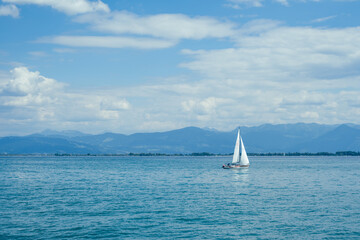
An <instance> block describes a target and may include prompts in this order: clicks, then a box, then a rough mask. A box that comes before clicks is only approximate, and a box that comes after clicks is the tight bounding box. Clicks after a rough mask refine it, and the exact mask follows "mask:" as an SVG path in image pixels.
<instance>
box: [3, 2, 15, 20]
mask: <svg viewBox="0 0 360 240" xmlns="http://www.w3.org/2000/svg"><path fill="white" fill-rule="evenodd" d="M0 16H11V17H13V18H17V17H19V9H18V8H17V7H16V6H15V5H13V4H10V5H1V6H0Z"/></svg>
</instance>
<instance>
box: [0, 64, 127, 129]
mask: <svg viewBox="0 0 360 240" xmlns="http://www.w3.org/2000/svg"><path fill="white" fill-rule="evenodd" d="M130 108H131V105H130V103H129V102H128V101H127V100H126V99H125V98H124V97H123V96H120V95H119V94H116V93H115V94H112V95H109V94H108V93H100V92H97V91H94V90H93V91H89V90H83V91H77V92H74V91H70V90H68V89H67V88H66V85H65V84H63V83H61V82H58V81H56V80H54V79H51V78H47V77H44V76H42V75H41V74H40V73H39V72H37V71H35V72H33V71H30V70H29V69H27V68H26V67H18V68H14V69H13V70H12V71H11V74H10V77H2V79H0V110H1V111H0V122H5V123H6V124H8V125H9V126H8V127H11V128H12V129H13V131H17V128H19V127H25V126H26V131H31V130H33V131H34V130H36V129H37V128H38V129H44V128H54V129H59V128H61V127H63V128H64V129H78V127H79V126H80V127H83V128H88V127H89V126H90V128H91V126H94V125H97V124H98V123H99V122H102V123H103V124H105V123H106V122H108V121H110V122H112V123H113V124H114V123H116V122H117V121H121V117H122V116H123V115H124V113H123V112H124V111H126V110H128V109H130ZM6 124H5V125H6ZM5 125H3V126H4V127H5V128H6V126H5ZM3 130H4V129H3ZM83 130H85V129H83ZM97 130H98V129H97ZM19 131H20V132H21V128H19Z"/></svg>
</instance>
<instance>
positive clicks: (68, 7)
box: [3, 0, 110, 15]
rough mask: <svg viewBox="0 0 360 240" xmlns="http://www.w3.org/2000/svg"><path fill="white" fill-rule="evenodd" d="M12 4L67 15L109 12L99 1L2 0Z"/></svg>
mask: <svg viewBox="0 0 360 240" xmlns="http://www.w3.org/2000/svg"><path fill="white" fill-rule="evenodd" d="M3 2H7V3H13V4H36V5H40V6H48V7H52V8H53V9H56V10H58V11H60V12H64V13H66V14H68V15H76V14H83V13H89V12H109V11H110V9H109V7H108V6H107V5H106V4H105V3H103V2H102V1H101V0H97V1H88V0H61V1H59V0H3Z"/></svg>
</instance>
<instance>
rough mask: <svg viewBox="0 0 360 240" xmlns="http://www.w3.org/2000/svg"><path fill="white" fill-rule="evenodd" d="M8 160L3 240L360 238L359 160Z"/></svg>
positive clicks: (0, 209)
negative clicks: (238, 166) (237, 166)
mask: <svg viewBox="0 0 360 240" xmlns="http://www.w3.org/2000/svg"><path fill="white" fill-rule="evenodd" d="M229 161H230V157H0V239H100V238H101V239H178V238H183V239H241V238H242V239H360V185H359V183H360V181H359V180H360V157H250V161H251V167H250V168H249V169H242V170H224V169H221V166H222V164H223V163H227V162H229Z"/></svg>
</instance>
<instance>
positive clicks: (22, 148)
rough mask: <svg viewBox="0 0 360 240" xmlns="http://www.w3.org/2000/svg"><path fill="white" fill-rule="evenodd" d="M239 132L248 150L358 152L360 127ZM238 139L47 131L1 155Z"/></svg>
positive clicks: (143, 149) (153, 149)
mask: <svg viewBox="0 0 360 240" xmlns="http://www.w3.org/2000/svg"><path fill="white" fill-rule="evenodd" d="M241 135H242V138H243V140H244V143H245V146H246V149H247V152H249V153H268V152H312V153H315V152H336V151H360V126H359V125H355V124H343V125H321V124H305V123H297V124H278V125H271V124H264V125H261V126H257V127H241ZM235 138H236V129H234V130H233V131H230V132H221V131H217V130H214V129H201V128H197V127H187V128H183V129H177V130H172V131H167V132H154V133H135V134H131V135H124V134H119V133H104V134H97V135H91V134H85V133H81V132H78V131H60V132H59V131H52V130H45V131H43V132H41V133H38V134H32V135H29V136H24V137H2V138H0V153H8V154H27V153H76V154H86V153H92V154H96V153H98V154H101V153H102V154H104V153H130V152H133V153H184V154H187V153H194V152H209V153H232V152H233V148H234V142H235Z"/></svg>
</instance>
